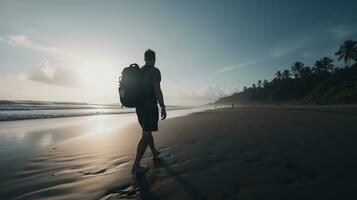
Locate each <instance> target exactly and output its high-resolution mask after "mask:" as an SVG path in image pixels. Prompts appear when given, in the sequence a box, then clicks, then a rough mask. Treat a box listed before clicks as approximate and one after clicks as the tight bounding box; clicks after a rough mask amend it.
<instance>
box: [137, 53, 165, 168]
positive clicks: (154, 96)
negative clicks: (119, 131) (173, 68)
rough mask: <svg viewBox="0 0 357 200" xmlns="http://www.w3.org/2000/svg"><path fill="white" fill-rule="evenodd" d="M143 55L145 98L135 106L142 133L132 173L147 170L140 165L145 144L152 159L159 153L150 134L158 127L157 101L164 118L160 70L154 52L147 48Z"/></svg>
mask: <svg viewBox="0 0 357 200" xmlns="http://www.w3.org/2000/svg"><path fill="white" fill-rule="evenodd" d="M144 57H145V65H144V66H143V67H142V68H141V70H142V72H143V74H144V76H143V78H144V80H143V82H144V88H145V92H146V99H145V101H144V103H142V104H140V105H139V106H137V107H136V114H137V116H138V121H139V123H140V125H141V127H142V135H141V139H140V141H139V144H138V147H137V150H136V151H137V152H136V157H135V161H134V165H133V168H132V171H131V172H132V174H135V173H143V172H146V171H147V170H148V168H146V167H142V166H140V161H141V158H142V157H143V155H144V153H145V150H146V148H147V146H149V147H150V149H151V151H152V154H153V159H154V160H155V159H157V157H158V155H159V154H160V152H159V151H158V150H157V149H156V147H155V144H154V138H153V136H152V134H151V133H152V132H153V131H157V129H158V121H159V109H158V106H157V103H159V105H160V107H161V119H162V120H164V119H165V118H166V109H165V104H164V98H163V95H162V91H161V87H160V82H161V73H160V70H159V69H158V68H156V67H155V61H156V55H155V52H154V51H153V50H151V49H148V50H147V51H146V52H145V54H144Z"/></svg>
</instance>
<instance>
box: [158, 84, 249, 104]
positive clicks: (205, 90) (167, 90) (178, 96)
mask: <svg viewBox="0 0 357 200" xmlns="http://www.w3.org/2000/svg"><path fill="white" fill-rule="evenodd" d="M240 90H242V86H241V85H238V84H232V85H228V86H218V85H215V84H209V85H196V86H192V85H189V86H184V85H173V84H167V85H163V93H164V96H165V99H167V101H168V102H170V103H171V104H204V103H211V102H214V101H216V100H218V98H220V97H222V96H227V95H231V94H233V93H235V92H238V91H240Z"/></svg>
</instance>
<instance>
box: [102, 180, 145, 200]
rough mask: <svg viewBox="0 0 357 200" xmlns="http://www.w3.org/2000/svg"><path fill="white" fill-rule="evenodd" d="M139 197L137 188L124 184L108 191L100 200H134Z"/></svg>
mask: <svg viewBox="0 0 357 200" xmlns="http://www.w3.org/2000/svg"><path fill="white" fill-rule="evenodd" d="M139 195H140V192H139V187H138V186H133V185H130V184H125V185H122V186H119V187H116V188H112V189H110V190H108V191H107V192H106V194H104V196H103V197H102V198H100V200H110V199H126V198H135V197H138V196H139Z"/></svg>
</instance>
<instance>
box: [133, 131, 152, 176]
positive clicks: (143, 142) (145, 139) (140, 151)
mask: <svg viewBox="0 0 357 200" xmlns="http://www.w3.org/2000/svg"><path fill="white" fill-rule="evenodd" d="M149 133H150V132H146V131H143V133H142V135H141V139H140V141H139V143H138V147H137V149H136V157H135V161H134V165H133V170H132V171H133V172H135V171H136V170H137V169H139V168H141V167H140V161H141V158H142V157H143V155H144V153H145V150H146V148H147V146H148V143H149V138H150V136H149ZM150 134H151V133H150Z"/></svg>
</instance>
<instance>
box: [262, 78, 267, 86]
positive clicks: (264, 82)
mask: <svg viewBox="0 0 357 200" xmlns="http://www.w3.org/2000/svg"><path fill="white" fill-rule="evenodd" d="M267 86H268V81H267V80H266V79H264V81H263V87H267Z"/></svg>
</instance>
